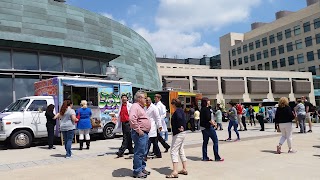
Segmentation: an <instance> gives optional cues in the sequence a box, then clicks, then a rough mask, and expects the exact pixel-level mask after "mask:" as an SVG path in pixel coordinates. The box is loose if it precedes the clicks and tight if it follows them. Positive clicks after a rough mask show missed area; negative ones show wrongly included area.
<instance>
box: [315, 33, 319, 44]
mask: <svg viewBox="0 0 320 180" xmlns="http://www.w3.org/2000/svg"><path fill="white" fill-rule="evenodd" d="M316 43H317V44H320V34H316Z"/></svg>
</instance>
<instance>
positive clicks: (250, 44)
mask: <svg viewBox="0 0 320 180" xmlns="http://www.w3.org/2000/svg"><path fill="white" fill-rule="evenodd" d="M249 50H250V51H251V50H253V42H251V43H249Z"/></svg>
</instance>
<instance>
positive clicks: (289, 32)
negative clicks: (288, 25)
mask: <svg viewBox="0 0 320 180" xmlns="http://www.w3.org/2000/svg"><path fill="white" fill-rule="evenodd" d="M285 34H286V38H287V39H288V38H290V37H291V29H286V30H285Z"/></svg>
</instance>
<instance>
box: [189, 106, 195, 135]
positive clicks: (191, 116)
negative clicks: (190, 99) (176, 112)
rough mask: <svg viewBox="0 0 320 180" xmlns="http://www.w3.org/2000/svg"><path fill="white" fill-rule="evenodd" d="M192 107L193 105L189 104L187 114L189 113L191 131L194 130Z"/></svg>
mask: <svg viewBox="0 0 320 180" xmlns="http://www.w3.org/2000/svg"><path fill="white" fill-rule="evenodd" d="M194 112H195V110H194V108H193V105H191V106H190V110H189V115H190V124H191V131H192V132H194V131H195V124H194Z"/></svg>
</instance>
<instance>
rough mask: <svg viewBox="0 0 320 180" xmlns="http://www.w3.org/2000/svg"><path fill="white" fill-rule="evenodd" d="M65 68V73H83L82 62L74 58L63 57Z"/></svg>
mask: <svg viewBox="0 0 320 180" xmlns="http://www.w3.org/2000/svg"><path fill="white" fill-rule="evenodd" d="M63 67H64V71H65V72H75V73H82V72H83V68H82V60H81V59H78V58H73V57H63Z"/></svg>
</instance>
